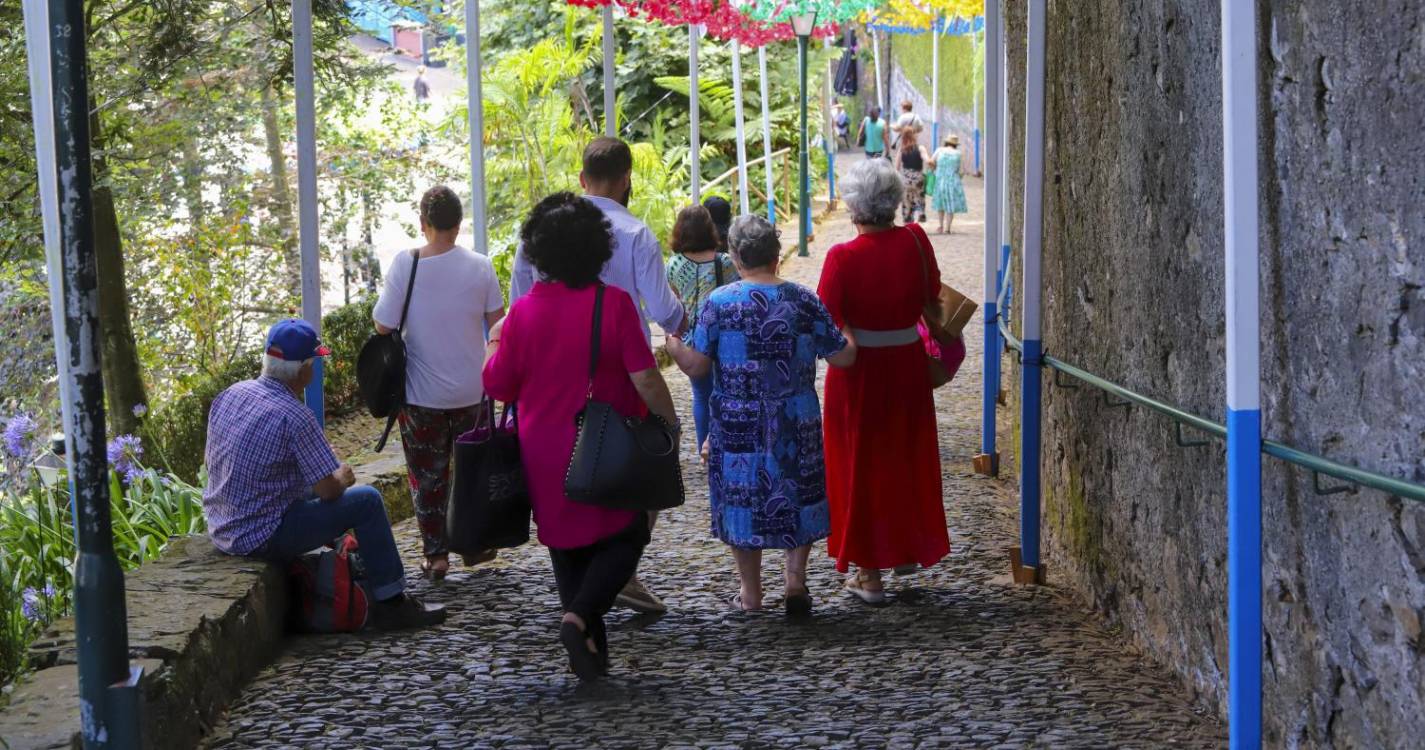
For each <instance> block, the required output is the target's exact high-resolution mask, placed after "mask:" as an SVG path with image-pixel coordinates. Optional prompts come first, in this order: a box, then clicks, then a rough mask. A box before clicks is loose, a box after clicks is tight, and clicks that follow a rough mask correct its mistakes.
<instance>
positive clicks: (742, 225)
mask: <svg viewBox="0 0 1425 750" xmlns="http://www.w3.org/2000/svg"><path fill="white" fill-rule="evenodd" d="M727 248H728V250H730V251H731V252H732V254H733V255H735V256H737V262H738V263H741V264H742V267H743V268H761V267H763V266H770V265H772V264H773V263H775V262H776V260H777V258H778V257H779V256H780V255H781V250H782V243H781V242H779V241H778V240H777V228H776V227H774V226H772V223H771V222H769V221H767V220H766V219H764V218H762V217H761V216H756V215H753V214H743V215H742V216H739V217H737V218H736V219H734V220H733V222H732V227H731V228H730V229H728V231H727Z"/></svg>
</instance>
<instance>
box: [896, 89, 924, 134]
mask: <svg viewBox="0 0 1425 750" xmlns="http://www.w3.org/2000/svg"><path fill="white" fill-rule="evenodd" d="M908 130H913V131H915V132H917V133H918V132H920V131H923V130H925V121H924V120H922V119H920V115H917V114H916V113H915V105H914V104H912V103H911V101H910V100H909V99H906V100H905V101H902V102H901V115H900V117H897V118H896V121H895V122H894V123H892V124H891V132H892V133H895V134H896V143H895V144H892V145H896V144H899V143H900V138H901V134H902V133H904V132H906V131H908Z"/></svg>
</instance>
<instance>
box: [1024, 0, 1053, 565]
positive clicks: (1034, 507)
mask: <svg viewBox="0 0 1425 750" xmlns="http://www.w3.org/2000/svg"><path fill="white" fill-rule="evenodd" d="M1045 6H1046V0H1030V2H1029V55H1028V57H1029V60H1028V65H1027V68H1026V76H1025V80H1026V89H1027V91H1028V93H1027V97H1026V99H1027V101H1026V103H1025V121H1024V126H1025V130H1024V241H1023V245H1024V285H1023V286H1024V290H1023V294H1024V303H1023V304H1024V319H1023V326H1024V366H1023V367H1022V368H1021V375H1022V378H1023V380H1022V381H1021V383H1020V396H1021V409H1022V411H1021V420H1020V421H1021V426H1020V457H1021V459H1020V460H1021V462H1022V466H1021V467H1020V471H1019V544H1020V547H1019V550H1020V552H1019V554H1020V559H1021V561H1022V564H1023V566H1024V568H1025V569H1026V570H1027V571H1034V570H1035V569H1037V568H1038V567H1039V562H1040V561H1039V491H1040V487H1039V429H1040V406H1041V404H1040V397H1041V394H1040V385H1041V384H1040V369H1041V367H1042V366H1043V351H1044V349H1043V343H1042V338H1041V336H1042V334H1041V333H1040V330H1039V318H1040V312H1039V296H1040V284H1041V282H1040V274H1039V268H1040V255H1041V253H1042V250H1043V232H1044V36H1045V35H1044V27H1045V22H1046V21H1047V20H1048V19H1047V15H1048V13H1047V8H1046V7H1045Z"/></svg>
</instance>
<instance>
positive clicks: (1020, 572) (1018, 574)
mask: <svg viewBox="0 0 1425 750" xmlns="http://www.w3.org/2000/svg"><path fill="white" fill-rule="evenodd" d="M1009 570H1010V574H1011V575H1013V577H1014V582H1015V583H1018V584H1022V585H1026V586H1043V585H1044V582H1045V580H1046V576H1047V573H1048V570H1047V568H1046V566H1045V565H1044V561H1043V560H1040V561H1039V566H1038V567H1035V568H1031V567H1028V566H1026V565H1025V564H1024V560H1023V558H1022V557H1021V556H1020V554H1019V548H1018V547H1010V548H1009Z"/></svg>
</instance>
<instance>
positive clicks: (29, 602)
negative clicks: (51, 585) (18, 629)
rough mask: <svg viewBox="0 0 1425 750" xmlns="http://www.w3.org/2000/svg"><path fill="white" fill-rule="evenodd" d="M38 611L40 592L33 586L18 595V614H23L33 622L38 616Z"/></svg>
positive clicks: (39, 609) (39, 611)
mask: <svg viewBox="0 0 1425 750" xmlns="http://www.w3.org/2000/svg"><path fill="white" fill-rule="evenodd" d="M40 613H41V608H40V593H39V592H38V591H35V590H34V589H33V588H27V589H25V591H24V593H23V594H21V595H20V614H22V615H24V616H25V619H26V620H29V621H31V622H34V621H35V620H38V619H39V618H40Z"/></svg>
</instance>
